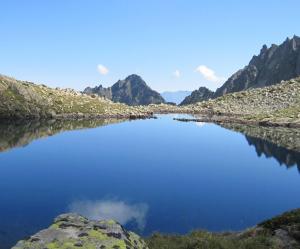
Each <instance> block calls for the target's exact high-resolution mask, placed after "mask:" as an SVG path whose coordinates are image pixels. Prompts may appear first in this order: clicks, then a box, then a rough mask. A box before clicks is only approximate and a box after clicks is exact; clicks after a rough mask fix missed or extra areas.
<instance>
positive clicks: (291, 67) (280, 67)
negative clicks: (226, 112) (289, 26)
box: [181, 36, 300, 104]
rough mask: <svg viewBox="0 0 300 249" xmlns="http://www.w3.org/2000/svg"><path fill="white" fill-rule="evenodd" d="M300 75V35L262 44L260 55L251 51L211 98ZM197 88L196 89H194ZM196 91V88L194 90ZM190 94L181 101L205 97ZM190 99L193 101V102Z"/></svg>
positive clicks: (196, 100)
mask: <svg viewBox="0 0 300 249" xmlns="http://www.w3.org/2000/svg"><path fill="white" fill-rule="evenodd" d="M298 76H300V37H298V36H294V37H293V38H292V39H289V38H287V39H286V40H285V41H284V42H283V43H282V44H281V45H275V44H272V45H271V46H270V47H269V48H268V47H267V45H263V47H262V49H261V50H260V53H259V55H257V56H256V55H254V56H253V57H252V59H251V60H250V62H249V64H248V65H247V66H245V67H244V68H243V69H240V70H238V71H237V72H236V73H234V74H233V75H232V76H231V77H230V78H229V79H228V80H227V81H226V82H225V83H224V84H223V85H222V86H221V87H220V88H218V89H217V90H216V92H215V93H214V94H213V96H212V98H217V97H220V96H223V95H224V94H227V93H232V92H239V91H243V90H247V89H250V88H260V87H265V86H270V85H274V84H278V83H280V82H281V81H282V80H290V79H293V78H296V77H298ZM196 91H197V90H196ZM196 93H197V92H196ZM196 93H194V96H193V97H192V96H190V97H189V98H187V99H186V100H185V101H184V102H183V103H181V104H191V103H195V102H201V101H203V100H206V99H205V98H202V94H201V92H200V93H198V94H196ZM192 101H193V102H192Z"/></svg>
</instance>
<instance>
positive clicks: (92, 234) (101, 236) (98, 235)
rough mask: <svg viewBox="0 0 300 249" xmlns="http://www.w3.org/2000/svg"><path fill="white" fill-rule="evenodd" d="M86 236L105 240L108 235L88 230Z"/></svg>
mask: <svg viewBox="0 0 300 249" xmlns="http://www.w3.org/2000/svg"><path fill="white" fill-rule="evenodd" d="M88 237H89V238H93V239H97V240H105V239H107V238H108V236H107V235H106V234H104V233H102V232H100V231H97V230H94V229H92V230H90V231H89V232H88Z"/></svg>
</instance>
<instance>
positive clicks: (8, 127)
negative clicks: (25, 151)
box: [0, 119, 124, 152]
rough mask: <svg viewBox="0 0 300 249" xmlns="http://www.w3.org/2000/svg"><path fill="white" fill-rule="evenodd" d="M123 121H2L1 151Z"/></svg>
mask: <svg viewBox="0 0 300 249" xmlns="http://www.w3.org/2000/svg"><path fill="white" fill-rule="evenodd" d="M122 121H124V120H122V119H97V120H39V121H37V120H34V121H19V122H14V123H8V122H5V123H3V122H2V123H0V152H3V151H6V150H10V149H12V148H15V147H22V146H26V145H28V144H29V143H31V142H32V141H34V140H36V139H39V138H43V137H48V136H52V135H55V134H57V133H60V132H63V131H70V130H78V129H84V128H95V127H99V126H104V125H108V124H112V123H118V122H122Z"/></svg>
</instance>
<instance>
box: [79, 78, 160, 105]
mask: <svg viewBox="0 0 300 249" xmlns="http://www.w3.org/2000/svg"><path fill="white" fill-rule="evenodd" d="M83 92H84V93H86V94H96V95H98V96H102V97H106V98H108V99H110V100H112V101H114V102H119V103H125V104H127V105H149V104H160V103H164V102H165V100H164V99H163V98H162V96H161V95H160V94H159V93H158V92H156V91H154V90H152V89H151V88H150V87H149V86H148V85H147V84H146V82H145V81H144V80H143V79H142V78H141V77H140V76H138V75H136V74H132V75H130V76H128V77H127V78H126V79H124V80H119V81H118V82H116V83H115V84H113V85H112V87H108V88H104V87H102V85H100V86H98V87H95V88H91V87H87V88H86V89H84V91H83Z"/></svg>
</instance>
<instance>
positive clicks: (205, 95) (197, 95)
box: [180, 87, 214, 105]
mask: <svg viewBox="0 0 300 249" xmlns="http://www.w3.org/2000/svg"><path fill="white" fill-rule="evenodd" d="M213 95H214V92H213V91H211V90H209V89H208V88H206V87H200V88H199V89H198V90H195V91H193V92H192V93H191V95H189V96H187V97H185V98H184V100H183V101H182V102H181V103H180V105H189V104H194V103H197V102H201V101H206V100H209V99H211V98H213Z"/></svg>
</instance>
